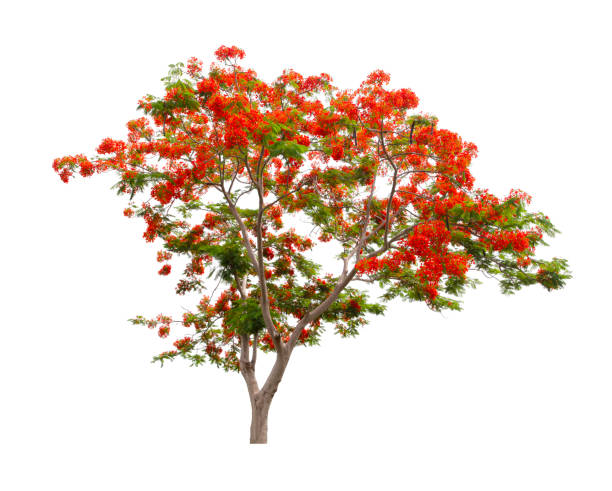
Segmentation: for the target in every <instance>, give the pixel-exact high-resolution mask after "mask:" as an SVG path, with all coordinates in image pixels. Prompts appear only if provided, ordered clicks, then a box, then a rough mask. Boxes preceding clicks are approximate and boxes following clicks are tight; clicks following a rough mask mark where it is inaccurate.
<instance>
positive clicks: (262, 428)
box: [250, 392, 272, 443]
mask: <svg viewBox="0 0 612 491" xmlns="http://www.w3.org/2000/svg"><path fill="white" fill-rule="evenodd" d="M271 402H272V396H268V397H265V396H264V394H263V393H261V392H260V393H258V394H256V395H255V400H254V401H252V402H251V406H252V413H251V441H250V442H251V443H268V411H269V410H270V403H271Z"/></svg>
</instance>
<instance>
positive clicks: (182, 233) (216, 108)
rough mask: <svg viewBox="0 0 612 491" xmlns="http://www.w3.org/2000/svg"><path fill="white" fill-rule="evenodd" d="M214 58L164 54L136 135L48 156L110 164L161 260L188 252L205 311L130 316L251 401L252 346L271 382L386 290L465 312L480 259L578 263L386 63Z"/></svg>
mask: <svg viewBox="0 0 612 491" xmlns="http://www.w3.org/2000/svg"><path fill="white" fill-rule="evenodd" d="M215 55H216V58H217V62H215V63H212V64H211V65H210V69H209V70H208V71H207V72H205V71H204V69H203V63H202V62H201V61H199V60H198V59H196V58H191V59H190V60H189V61H188V63H187V64H186V65H184V64H183V63H178V64H176V65H170V71H169V73H168V75H167V76H166V77H164V78H163V79H162V81H163V82H164V85H165V93H164V94H163V95H162V96H160V97H156V96H153V95H146V96H145V97H143V98H142V99H141V100H140V101H139V106H138V108H139V109H140V110H141V111H142V112H143V113H144V116H143V117H140V118H138V119H135V120H133V121H130V122H128V123H127V128H128V136H127V138H126V139H125V140H115V139H111V138H105V139H104V140H103V141H102V142H101V144H100V145H99V147H98V148H97V155H96V156H95V157H91V158H88V157H86V156H84V155H74V156H67V157H63V158H58V159H56V160H55V161H54V163H53V167H54V169H55V170H56V171H57V172H58V173H59V176H60V177H61V179H62V180H63V181H64V182H68V181H69V179H70V178H71V177H72V176H73V175H74V174H75V173H79V174H80V175H81V176H84V177H87V176H91V175H93V174H96V173H100V172H114V173H116V175H117V177H118V181H117V183H116V186H115V187H116V190H117V192H118V194H120V195H127V196H128V197H129V205H128V207H127V208H126V209H125V211H124V214H125V215H126V216H128V217H140V218H142V219H143V220H144V222H145V224H146V229H145V231H144V234H143V235H144V238H145V240H146V241H148V242H154V241H156V240H158V241H159V243H160V244H161V246H162V249H161V250H160V251H159V252H158V256H157V259H158V261H159V262H160V263H163V264H162V265H161V267H160V269H159V274H160V275H168V274H170V273H171V271H172V267H173V265H174V266H175V265H176V264H177V263H176V261H177V259H178V258H179V257H181V256H182V257H184V258H185V259H186V267H185V268H184V270H183V271H182V275H181V278H180V279H179V280H178V283H177V285H176V293H177V294H179V295H184V294H186V293H188V292H189V293H197V294H199V295H200V296H199V297H198V298H199V299H200V300H199V303H198V304H197V305H196V306H195V308H194V309H192V311H190V312H188V313H185V314H184V316H183V318H182V319H173V318H172V317H171V316H167V315H163V314H160V315H159V316H157V317H153V318H145V317H143V316H137V317H135V318H134V319H132V320H131V321H132V322H133V323H134V324H142V325H146V326H148V327H150V328H155V329H157V332H158V334H159V336H161V337H167V336H169V335H170V334H171V332H173V331H174V329H175V327H174V326H173V323H175V324H178V325H179V326H180V330H179V329H178V328H177V330H178V331H179V333H181V334H180V336H182V337H180V338H179V339H177V340H176V341H174V345H173V349H171V350H169V351H166V352H164V353H161V354H159V355H158V356H156V357H155V360H158V361H161V362H162V363H163V362H164V361H166V360H170V359H174V358H176V357H183V358H186V359H188V360H190V361H191V362H192V363H193V364H195V365H199V364H201V363H204V362H212V363H213V364H215V365H218V366H220V367H223V368H224V369H226V370H235V371H241V372H242V373H243V375H244V376H245V380H246V381H247V386H248V387H249V393H250V395H251V400H252V402H253V400H254V399H253V398H254V397H255V395H256V394H257V393H258V392H260V389H259V386H258V385H257V381H256V379H255V378H254V367H255V362H256V355H257V351H258V350H261V351H263V352H276V354H277V363H276V365H275V368H274V369H273V370H272V373H271V374H270V376H269V377H268V379H267V381H266V384H265V385H264V387H263V388H262V391H264V392H266V391H268V392H269V393H272V394H273V393H274V392H275V391H276V387H277V386H278V382H280V378H281V377H282V373H283V371H284V367H285V366H286V363H287V361H288V359H289V356H290V354H291V352H292V350H293V348H294V347H295V346H297V345H315V344H318V343H319V340H320V337H321V333H322V332H323V330H324V329H325V328H330V329H333V330H334V331H335V332H336V333H338V334H339V335H341V336H354V335H356V334H358V332H359V328H360V327H361V326H363V325H364V324H365V323H366V322H367V319H368V317H369V315H370V314H373V315H380V314H382V313H383V312H384V311H385V302H388V301H390V300H393V299H396V298H401V299H405V300H410V301H419V302H424V303H425V304H426V305H427V306H428V307H429V308H430V309H432V310H434V311H441V310H444V309H452V310H459V309H460V300H459V297H460V296H461V294H462V293H463V292H464V291H465V290H466V288H468V287H473V286H475V285H476V284H477V283H478V279H477V277H476V276H475V275H474V273H478V272H479V273H482V274H484V275H486V276H489V277H493V278H496V279H497V280H498V281H499V284H500V287H501V290H502V292H503V293H513V292H515V291H517V290H519V289H520V288H522V287H523V286H527V285H533V284H536V283H537V284H540V285H542V286H543V287H544V288H546V289H547V290H554V289H558V288H561V287H562V286H563V285H564V283H565V280H567V279H568V278H569V277H570V276H569V273H568V270H567V262H566V261H565V260H564V259H560V258H553V259H549V260H546V259H541V258H537V257H536V256H535V253H536V248H537V247H538V246H539V245H544V244H545V242H544V238H543V237H544V236H545V235H547V236H552V235H554V233H555V232H557V230H556V229H555V227H554V226H553V224H552V223H551V221H550V220H549V218H548V216H546V215H544V214H543V213H540V212H534V211H530V210H529V208H528V205H529V203H530V199H531V198H530V196H529V195H527V194H526V193H524V192H522V191H519V190H511V191H510V192H509V193H508V195H507V196H505V197H503V198H499V197H496V196H494V195H493V194H492V193H490V192H489V191H488V190H486V189H479V188H477V187H475V185H474V177H473V176H472V174H471V173H470V164H471V162H472V160H473V159H474V158H475V157H476V155H477V148H476V145H474V144H473V143H470V142H466V141H464V140H463V139H462V138H461V137H460V136H459V135H458V134H456V133H454V132H452V131H450V130H447V129H444V128H441V127H440V126H439V124H438V119H437V118H436V117H434V116H432V115H429V114H424V113H420V112H417V111H416V108H417V106H418V102H419V101H418V98H417V96H416V95H415V94H414V93H413V92H412V91H411V90H409V89H406V88H402V89H392V88H390V87H389V82H390V77H389V75H388V74H387V73H385V72H383V71H381V70H376V71H374V72H373V73H371V74H370V75H368V77H367V78H366V79H365V81H364V82H363V83H362V84H361V85H360V86H359V88H357V89H354V90H349V89H339V88H337V87H335V86H334V85H332V79H331V77H330V76H329V75H327V74H325V73H321V74H319V75H314V76H303V75H301V74H299V73H297V72H296V71H294V70H285V71H283V73H282V74H281V75H280V76H279V77H278V78H277V79H276V80H274V81H273V82H272V83H266V82H264V81H262V80H261V79H259V78H258V77H257V74H256V73H255V71H253V70H252V69H245V68H243V67H241V66H240V65H239V63H240V60H241V59H243V57H244V52H243V51H242V50H241V49H239V48H237V47H235V46H234V47H225V46H222V47H221V48H219V49H218V50H217V51H216V53H215ZM139 196H144V197H143V198H142V199H137V198H138V197H139ZM323 243H327V244H325V245H324V246H323V247H324V251H329V250H331V249H330V247H332V246H333V247H335V248H336V249H335V250H336V251H337V269H335V270H325V269H324V267H323V266H324V264H322V263H323V262H322V261H321V260H320V259H321V257H322V254H323V255H326V254H329V253H328V252H323V253H321V252H319V251H318V249H319V248H320V246H322V244H323ZM370 284H375V285H378V286H379V287H380V288H382V291H383V292H384V293H383V295H382V296H381V297H380V298H375V299H371V298H369V296H368V286H369V285H370ZM185 328H190V329H191V331H190V334H189V335H187V336H184V335H183V334H185ZM270 398H271V396H270Z"/></svg>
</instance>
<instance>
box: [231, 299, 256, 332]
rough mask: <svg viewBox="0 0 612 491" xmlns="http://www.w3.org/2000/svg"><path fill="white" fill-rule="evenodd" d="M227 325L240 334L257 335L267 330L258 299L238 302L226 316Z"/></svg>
mask: <svg viewBox="0 0 612 491" xmlns="http://www.w3.org/2000/svg"><path fill="white" fill-rule="evenodd" d="M225 323H226V324H227V325H228V326H229V327H230V328H231V329H233V330H234V331H236V332H237V333H239V334H249V335H250V334H255V333H259V332H261V331H262V330H263V329H265V327H266V325H265V323H264V319H263V315H262V313H261V307H260V305H259V302H258V301H257V299H255V298H253V297H249V298H246V299H243V300H239V301H238V302H236V303H235V304H234V305H233V306H232V308H231V309H230V310H228V311H227V313H226V314H225Z"/></svg>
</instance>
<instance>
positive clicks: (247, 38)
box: [0, 0, 612, 491]
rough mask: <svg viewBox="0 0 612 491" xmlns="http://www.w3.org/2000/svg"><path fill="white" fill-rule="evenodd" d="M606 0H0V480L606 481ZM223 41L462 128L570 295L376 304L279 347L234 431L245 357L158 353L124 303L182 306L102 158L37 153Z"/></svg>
mask: <svg viewBox="0 0 612 491" xmlns="http://www.w3.org/2000/svg"><path fill="white" fill-rule="evenodd" d="M605 3H606V2H603V1H602V2H588V1H583V2H560V1H557V2H543V1H531V2H522V1H518V2H495V1H489V2H431V1H419V2H413V1H409V2H399V1H398V2H390V1H382V0H378V1H375V2H363V3H360V2H334V1H331V0H329V1H326V2H315V1H307V2H299V3H297V2H290V1H286V2H280V1H279V2H265V1H261V2H236V1H232V2H230V1H226V2H206V1H199V2H194V3H189V2H180V1H176V2H163V3H162V2H155V1H147V2H138V3H137V2H129V1H122V2H114V1H105V2H100V3H94V2H21V3H19V4H18V5H17V3H15V2H13V3H12V4H11V5H10V6H8V7H7V6H5V7H4V8H3V13H2V20H1V21H0V22H1V26H0V27H1V28H0V41H1V42H2V75H1V78H0V84H1V89H2V90H1V94H2V95H1V97H2V99H1V101H2V102H1V114H2V117H1V122H0V124H1V125H2V128H1V133H0V134H1V136H0V138H1V143H2V153H1V154H0V155H1V156H0V159H1V161H0V163H1V166H2V167H1V184H0V185H1V189H2V191H1V194H0V196H1V200H2V211H3V213H2V228H1V230H2V232H1V234H2V235H1V242H0V247H1V248H2V252H1V254H2V256H1V257H2V269H1V273H0V275H1V276H0V288H2V297H1V298H2V309H1V311H0V312H1V317H0V319H1V320H0V323H1V333H0V336H1V337H0V342H1V352H0V377H1V380H0V390H1V398H2V399H1V401H2V402H1V406H0V412H1V413H2V415H1V418H0V453H1V455H0V487H2V489H6V490H7V491H9V490H10V491H13V490H37V491H38V490H56V489H57V490H63V491H64V490H124V489H125V490H128V489H129V490H141V489H142V490H145V489H146V490H157V489H172V490H186V489H218V488H219V487H220V486H223V487H224V488H225V489H238V488H239V487H243V486H248V487H249V489H253V490H259V489H268V490H280V489H296V490H303V489H304V490H305V489H312V487H317V488H319V489H390V490H396V489H411V490H445V491H446V490H462V489H466V490H470V491H473V490H517V489H520V490H538V491H541V490H566V489H567V490H610V489H612V423H611V415H612V396H611V392H610V391H611V377H612V356H611V348H612V333H611V332H610V328H611V323H610V319H609V308H608V305H607V304H608V302H609V292H608V288H607V283H608V281H609V277H610V260H609V249H610V232H609V230H610V227H611V223H612V222H611V218H610V215H609V211H608V209H609V186H610V178H611V177H612V173H611V172H610V169H611V166H612V162H611V158H610V129H611V128H610V116H609V115H610V110H611V109H612V107H611V106H612V104H611V98H610V86H611V82H612V80H611V78H610V74H609V72H608V71H607V69H608V66H609V62H610V57H609V49H606V48H605V46H606V44H607V45H610V43H611V41H612V40H611V39H610V37H611V36H610V31H609V25H608V21H607V19H608V18H609V17H608V16H607V15H606V13H605V11H604V5H605ZM221 44H226V45H232V44H236V45H238V46H239V47H241V48H243V49H244V50H245V51H246V52H247V58H246V59H245V60H244V63H243V64H244V65H245V66H250V67H253V68H254V69H255V70H256V71H257V72H258V74H259V75H260V77H262V78H264V79H265V80H268V81H270V80H272V78H273V77H275V76H276V75H278V74H279V73H280V72H281V71H282V69H284V68H290V67H291V68H294V69H296V70H298V71H300V72H301V73H304V74H306V75H308V74H318V73H320V72H327V73H329V74H331V76H332V77H333V79H334V83H335V84H336V85H337V86H339V87H341V88H354V87H356V86H358V85H359V83H360V82H361V81H362V80H363V79H364V78H365V77H366V76H367V74H368V73H370V72H371V71H372V70H374V69H377V68H381V69H384V70H385V71H387V72H389V73H390V74H391V76H392V80H391V83H392V86H393V87H409V88H411V89H413V90H414V91H415V92H416V94H417V95H418V96H419V98H420V100H421V105H420V109H421V110H423V111H425V112H429V113H432V114H435V115H437V116H438V117H439V119H440V126H441V127H445V128H449V129H451V130H453V131H457V132H458V133H459V134H461V135H462V136H463V137H464V138H465V139H467V140H470V141H473V142H475V143H476V144H477V145H478V147H479V149H480V156H479V158H478V159H477V160H476V161H475V163H474V165H473V173H474V174H475V176H476V179H477V184H478V185H479V186H481V187H488V188H489V189H490V190H492V191H494V192H495V193H497V194H499V195H502V196H505V195H506V194H507V192H508V191H509V190H510V189H511V188H517V187H518V188H521V189H523V190H525V191H527V192H529V193H531V194H532V195H533V196H534V200H533V208H534V209H539V210H542V211H544V212H545V213H546V214H548V215H549V216H550V217H551V219H552V221H553V223H555V224H556V225H557V227H558V228H559V229H561V231H562V232H563V233H562V234H561V235H559V236H557V237H555V238H553V239H551V240H550V243H551V246H550V247H549V248H545V249H543V250H541V251H540V254H541V255H542V256H545V257H551V256H555V255H556V256H561V257H565V258H567V259H568V260H569V262H570V265H571V269H572V272H573V274H574V278H573V279H572V280H571V281H569V282H568V284H567V287H566V288H565V289H564V290H563V291H559V292H554V293H547V292H546V291H545V290H543V289H542V288H541V287H539V286H537V287H531V288H528V289H526V290H524V291H522V292H520V293H519V294H516V295H514V296H510V297H508V296H503V295H501V294H500V293H499V291H498V288H497V286H496V285H495V284H493V283H485V284H483V285H482V286H481V287H480V288H479V289H478V290H476V291H472V292H470V293H469V294H468V295H466V296H465V298H464V300H465V303H464V311H463V312H461V313H452V314H444V315H440V314H435V313H432V312H429V311H427V309H426V308H425V306H424V305H420V304H408V303H394V304H392V305H390V307H389V311H388V315H387V316H386V317H385V318H376V319H374V320H373V321H372V323H371V325H370V326H369V327H367V328H366V329H364V330H363V333H362V335H361V336H359V337H358V338H356V339H353V340H342V339H339V338H335V337H332V336H331V335H330V336H328V337H327V338H325V340H324V343H323V345H322V346H321V347H319V348H313V349H303V348H300V349H298V350H296V352H295V356H294V358H293V359H292V360H291V363H290V365H289V368H288V370H287V372H286V375H285V379H284V380H283V382H282V384H281V386H280V388H279V391H278V393H277V396H276V398H275V400H274V403H273V405H272V409H271V412H270V430H269V441H270V444H269V445H268V446H249V445H248V443H247V442H248V427H249V418H250V408H249V402H248V397H247V394H246V388H245V386H244V383H243V381H242V379H241V377H240V376H239V375H235V374H227V373H225V372H223V371H221V370H219V369H216V368H214V367H212V366H204V367H201V368H189V367H188V366H186V363H184V362H181V361H178V362H175V363H174V364H173V365H169V366H165V367H164V368H159V366H158V365H152V364H150V363H149V361H150V359H151V357H152V356H153V355H154V354H156V353H159V352H160V351H163V350H165V349H169V344H170V343H168V342H167V340H166V341H164V340H160V339H159V338H157V337H156V336H155V333H154V332H151V331H148V330H147V329H146V328H144V327H141V326H131V325H129V324H128V323H127V321H126V320H127V319H128V318H130V317H133V316H134V315H137V314H143V315H145V316H153V315H156V314H157V313H160V312H169V313H171V312H176V311H180V307H181V306H185V307H187V308H189V307H191V305H184V299H183V298H182V297H177V296H176V295H175V294H174V285H173V280H172V279H171V278H162V277H160V276H158V275H157V274H156V271H157V269H158V268H159V265H158V264H157V263H156V262H155V253H156V251H157V250H158V248H159V247H156V246H153V245H151V244H147V243H146V242H145V241H144V240H143V239H142V232H143V230H144V226H143V224H142V223H141V222H139V221H134V220H132V221H130V220H128V219H126V218H124V217H123V216H122V213H121V211H122V209H123V208H124V205H125V201H124V198H119V197H117V196H115V195H114V192H113V191H110V190H109V187H110V186H111V184H112V183H113V181H112V178H111V176H96V177H94V178H90V179H87V180H83V179H80V178H78V179H76V180H75V181H74V182H71V183H70V184H69V185H66V184H63V183H62V182H61V181H60V180H59V178H58V177H57V176H56V175H55V174H54V173H53V171H52V169H51V163H52V161H53V159H54V158H55V157H59V156H63V155H69V154H76V153H85V154H88V155H92V154H93V151H94V149H95V148H96V146H97V145H98V144H99V142H100V141H101V139H102V138H104V137H114V138H123V137H125V135H126V129H125V123H126V122H127V121H128V120H130V119H133V118H135V117H138V116H139V115H140V114H139V113H137V112H136V104H137V101H138V99H139V98H140V97H141V96H143V95H144V94H146V93H157V94H159V93H160V91H161V85H162V84H161V82H160V81H159V79H160V78H161V77H162V76H164V75H165V74H166V71H167V66H168V64H170V63H175V62H178V61H186V59H187V58H189V57H190V56H198V57H200V58H201V59H202V60H203V61H204V62H205V66H207V65H208V64H209V63H210V62H211V61H212V59H213V52H214V50H215V49H216V48H217V47H218V46H220V45H221Z"/></svg>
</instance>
